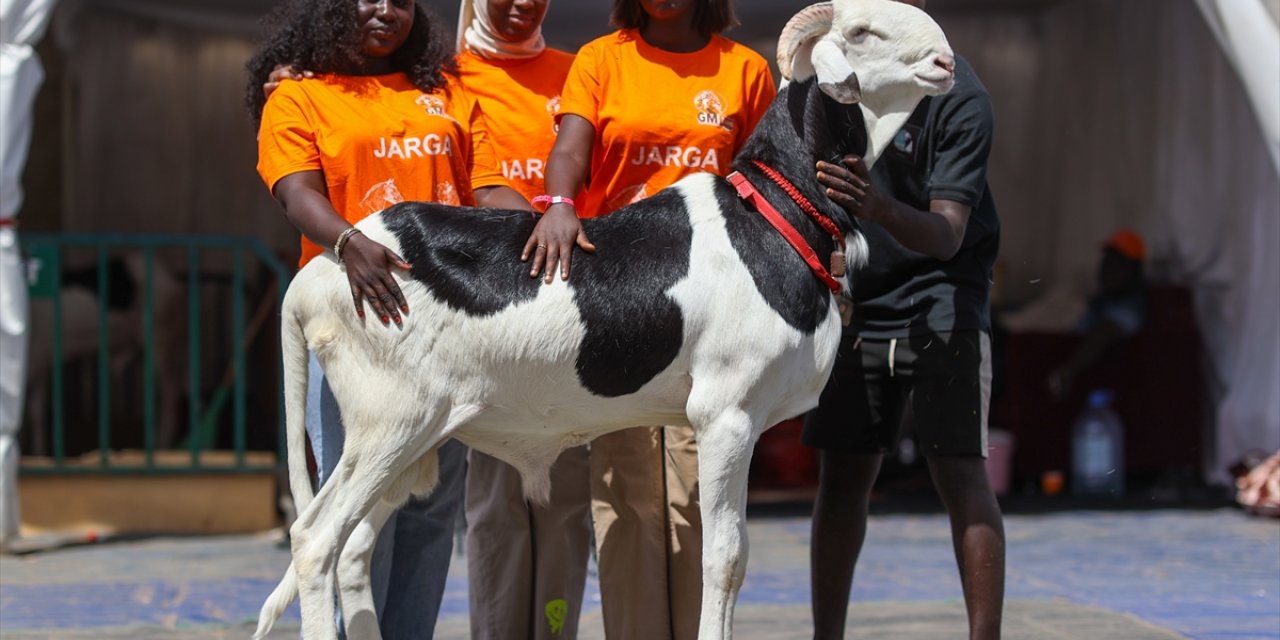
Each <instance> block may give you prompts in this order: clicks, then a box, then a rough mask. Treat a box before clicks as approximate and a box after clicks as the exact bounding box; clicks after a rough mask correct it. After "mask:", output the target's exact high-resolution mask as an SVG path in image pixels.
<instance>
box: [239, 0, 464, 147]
mask: <svg viewBox="0 0 1280 640" xmlns="http://www.w3.org/2000/svg"><path fill="white" fill-rule="evenodd" d="M357 1H358V0H290V1H289V2H288V3H286V4H284V5H281V6H279V7H277V8H276V9H274V10H273V11H272V12H271V13H270V14H268V15H267V17H266V18H265V19H264V21H263V22H264V24H265V25H267V26H268V27H275V28H274V30H272V32H271V35H270V36H269V37H268V38H267V39H266V40H265V41H264V42H263V44H262V46H261V47H260V48H259V49H258V53H257V55H255V56H253V58H252V59H251V60H249V62H248V63H247V64H246V65H245V69H246V70H248V72H249V84H248V86H247V87H245V107H246V108H248V109H249V115H251V116H252V117H253V121H254V122H255V123H257V122H259V121H260V120H261V119H262V106H263V105H264V104H266V102H267V97H266V95H265V94H264V92H263V90H262V85H263V84H265V83H266V82H267V76H269V75H271V71H272V70H273V69H275V68H276V67H277V66H279V65H282V64H287V65H292V66H294V67H295V68H298V69H305V70H307V71H314V72H316V73H339V72H341V71H343V70H344V69H347V68H349V66H350V63H351V61H352V60H354V59H356V58H358V57H359V55H360V53H361V46H360V40H359V33H358V30H357V26H358V25H357V24H356V2H357ZM439 24H440V20H439V18H438V16H436V14H435V13H434V12H433V11H431V10H430V9H427V8H425V7H423V6H422V4H421V3H420V2H416V1H415V2H414V6H413V27H412V28H411V30H410V31H409V37H408V39H407V40H405V42H404V44H403V45H401V46H400V48H399V49H396V52H395V53H393V54H391V66H392V68H393V69H395V70H396V71H403V72H404V73H405V74H406V75H408V76H409V81H410V82H412V83H413V85H414V86H415V87H417V88H419V89H421V90H422V91H423V92H425V93H431V92H433V91H435V90H436V89H439V88H441V87H443V86H445V83H446V82H447V78H446V75H456V73H457V66H456V64H455V63H454V57H453V56H454V51H453V39H452V38H449V37H448V36H447V35H446V34H445V33H444V32H443V31H442V30H441V29H440V27H439Z"/></svg>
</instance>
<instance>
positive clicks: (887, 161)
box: [851, 57, 1000, 339]
mask: <svg viewBox="0 0 1280 640" xmlns="http://www.w3.org/2000/svg"><path fill="white" fill-rule="evenodd" d="M991 135H992V113H991V96H990V95H989V94H988V93H987V90H986V88H985V87H983V86H982V82H981V81H980V80H978V76H977V74H975V73H974V72H973V68H972V67H970V66H969V63H968V62H966V61H965V60H963V59H961V58H959V57H957V58H956V83H955V86H954V88H952V89H951V91H950V92H948V93H946V94H944V95H941V96H935V97H930V98H925V99H924V101H922V102H921V103H920V105H919V106H918V107H916V110H915V111H914V112H912V114H911V117H910V118H909V119H908V120H907V124H906V125H904V126H903V127H902V129H901V130H900V131H898V134H897V136H896V137H895V138H894V141H893V143H892V144H891V145H889V147H888V148H887V149H885V151H884V153H883V154H882V155H881V156H880V159H879V160H878V161H877V162H876V165H875V166H874V167H872V170H871V175H872V183H873V184H875V186H876V188H877V189H879V190H880V191H881V193H884V194H887V195H890V196H892V197H894V198H897V199H898V200H900V201H902V202H903V203H906V204H907V205H910V206H912V207H915V208H916V209H919V210H922V211H928V210H929V201H930V200H952V201H954V202H959V203H961V204H965V205H968V206H969V207H970V208H971V209H972V211H971V213H970V214H969V222H968V225H967V226H966V227H965V231H964V240H963V242H962V243H961V246H960V250H959V251H958V252H957V253H956V255H955V256H953V257H952V258H951V259H950V260H947V261H946V262H942V261H939V260H936V259H934V258H931V257H929V256H926V255H924V254H922V253H917V252H915V251H912V250H910V249H907V248H906V247H904V246H902V244H901V243H899V242H898V241H897V240H895V239H894V238H893V236H891V235H889V233H888V232H887V231H885V230H884V228H883V227H881V226H880V225H878V224H874V223H871V222H867V221H865V220H864V221H860V223H861V225H862V231H863V233H864V234H865V235H866V237H867V243H868V244H869V246H870V249H871V258H870V263H869V264H868V265H867V266H866V267H864V268H862V269H861V270H859V271H857V272H855V273H854V274H852V278H851V280H852V282H853V288H852V295H853V299H854V314H853V325H852V326H851V329H852V330H854V331H857V332H858V333H859V334H860V335H861V336H862V337H864V338H871V339H888V338H903V337H906V336H909V335H919V334H923V333H934V332H942V331H954V330H964V329H982V330H986V331H990V329H991V313H990V309H989V307H990V291H991V270H992V267H993V266H994V265H995V260H996V254H997V252H998V251H999V245H1000V219H999V218H998V217H997V215H996V206H995V201H994V200H992V198H991V190H990V189H989V188H988V187H987V156H988V155H989V154H990V152H991Z"/></svg>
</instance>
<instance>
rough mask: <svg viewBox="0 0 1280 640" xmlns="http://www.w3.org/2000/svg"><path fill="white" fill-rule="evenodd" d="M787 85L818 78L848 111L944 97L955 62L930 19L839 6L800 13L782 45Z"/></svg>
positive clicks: (869, 4)
mask: <svg viewBox="0 0 1280 640" xmlns="http://www.w3.org/2000/svg"><path fill="white" fill-rule="evenodd" d="M778 67H779V69H780V70H781V72H782V77H783V78H784V79H785V80H805V79H807V78H809V77H811V76H813V75H817V76H818V86H819V87H821V88H822V90H823V92H824V93H826V94H827V95H829V96H831V97H832V98H833V99H835V100H837V101H839V102H842V103H845V104H853V103H856V102H874V103H878V104H885V103H887V102H889V101H896V100H897V99H899V98H902V97H908V96H911V97H914V100H917V101H918V100H919V99H920V98H921V97H923V96H926V95H936V94H939V93H945V92H947V91H948V90H950V89H951V85H952V83H953V82H954V77H955V74H954V70H955V60H954V58H953V54H952V52H951V47H950V45H948V44H947V37H946V36H945V35H943V33H942V28H941V27H939V26H938V24H937V23H936V22H934V21H933V19H932V18H930V17H929V15H928V14H926V13H925V12H924V11H922V10H920V9H917V8H916V7H913V6H911V5H909V4H905V3H902V2H895V1H894V0H834V2H823V3H820V4H815V5H811V6H809V7H807V8H805V9H803V10H801V11H800V13H797V14H796V15H795V17H793V18H792V19H791V20H790V21H789V22H787V26H786V27H785V28H784V29H783V30H782V35H781V37H780V38H779V39H778Z"/></svg>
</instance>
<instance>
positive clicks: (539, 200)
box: [529, 195, 574, 211]
mask: <svg viewBox="0 0 1280 640" xmlns="http://www.w3.org/2000/svg"><path fill="white" fill-rule="evenodd" d="M529 204H532V205H533V208H534V209H537V208H538V207H539V206H541V207H542V209H541V211H546V210H547V208H549V207H550V206H551V205H553V204H567V205H569V206H571V207H572V206H574V204H573V198H569V197H566V196H548V195H541V196H534V197H533V201H532V202H530V203H529Z"/></svg>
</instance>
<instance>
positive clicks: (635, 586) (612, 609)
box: [591, 427, 702, 640]
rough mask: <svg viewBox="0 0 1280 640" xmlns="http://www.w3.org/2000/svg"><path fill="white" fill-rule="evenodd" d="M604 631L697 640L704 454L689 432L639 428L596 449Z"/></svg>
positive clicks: (618, 637) (623, 637)
mask: <svg viewBox="0 0 1280 640" xmlns="http://www.w3.org/2000/svg"><path fill="white" fill-rule="evenodd" d="M591 513H592V516H593V518H594V520H595V527H596V549H597V553H598V562H599V566H600V595H601V600H602V604H603V609H604V611H603V614H604V631H605V636H606V637H608V638H609V640H630V639H632V638H635V639H637V640H641V639H643V640H686V639H688V640H692V639H693V638H696V637H697V635H698V617H699V614H700V612H701V609H702V516H701V513H700V512H699V511H698V447H697V444H696V443H695V442H694V440H693V429H691V428H689V427H638V428H634V429H626V430H624V431H617V432H614V433H611V434H608V435H605V436H602V437H599V438H596V439H595V440H594V441H593V442H592V443H591Z"/></svg>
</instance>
